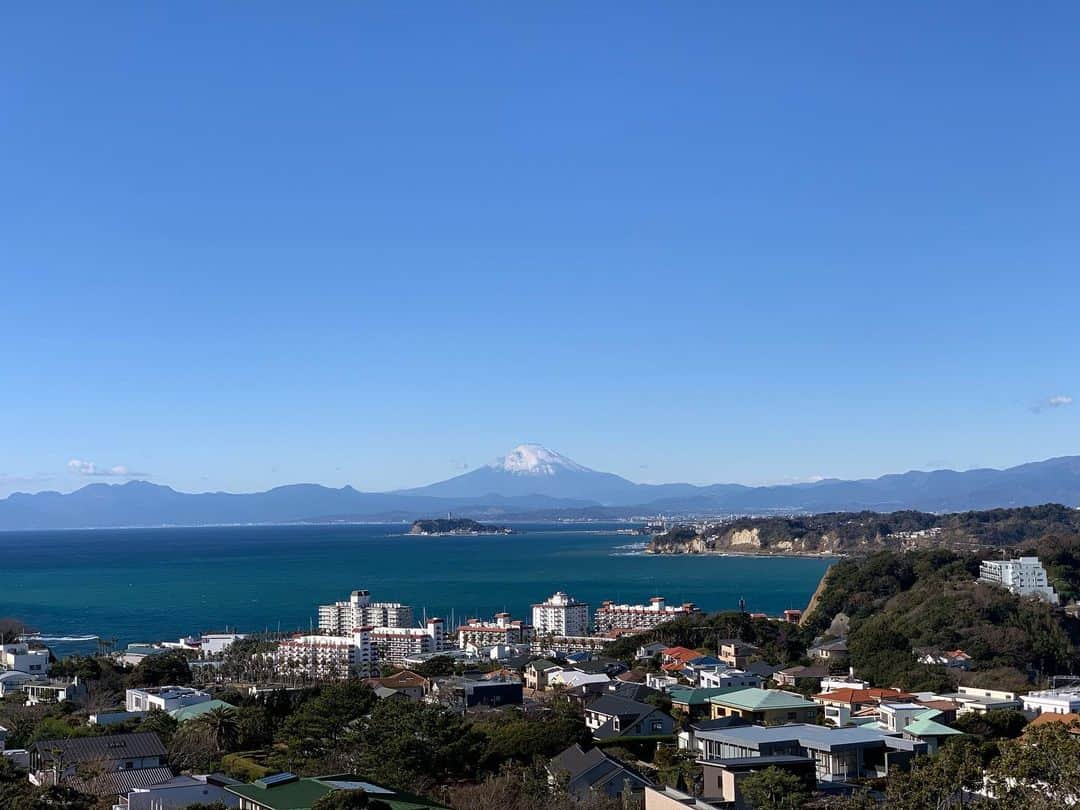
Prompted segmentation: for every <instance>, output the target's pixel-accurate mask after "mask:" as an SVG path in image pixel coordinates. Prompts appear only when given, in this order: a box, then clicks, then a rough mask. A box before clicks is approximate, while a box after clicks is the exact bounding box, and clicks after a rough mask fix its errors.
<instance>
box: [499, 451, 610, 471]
mask: <svg viewBox="0 0 1080 810" xmlns="http://www.w3.org/2000/svg"><path fill="white" fill-rule="evenodd" d="M487 466H488V467H490V468H491V469H493V470H502V471H503V472H508V473H513V474H514V475H558V474H559V472H561V471H562V470H570V471H572V472H595V471H594V470H590V469H589V468H588V467H583V466H582V465H580V464H578V463H577V462H576V461H574V460H573V459H569V458H567V457H566V456H564V455H562V453H556V452H555V451H554V450H548V449H547V448H546V447H544V446H543V445H539V444H519V445H518V446H517V447H515V448H514V449H513V450H511V451H510V452H509V453H507V454H506V455H505V456H500V457H499V458H497V459H495V460H494V461H492V462H491V463H490V464H488V465H487Z"/></svg>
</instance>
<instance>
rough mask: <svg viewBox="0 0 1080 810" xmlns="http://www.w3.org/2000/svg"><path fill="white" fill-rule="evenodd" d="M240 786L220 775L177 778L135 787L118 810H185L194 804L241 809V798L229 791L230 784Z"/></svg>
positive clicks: (120, 801) (121, 801) (116, 807)
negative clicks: (221, 805)
mask: <svg viewBox="0 0 1080 810" xmlns="http://www.w3.org/2000/svg"><path fill="white" fill-rule="evenodd" d="M238 784H240V782H238V781H237V780H235V779H230V778H229V777H228V776H225V775H224V774H220V773H216V774H200V775H197V776H175V777H173V778H172V779H170V780H169V781H168V782H162V783H161V784H159V785H151V786H150V787H137V788H133V789H132V790H131V791H129V792H128V793H127V794H124V795H121V796H120V799H119V801H118V802H117V804H116V805H115V810H182V808H186V807H189V806H191V805H196V804H198V805H210V804H216V803H221V804H223V805H225V806H226V807H239V806H240V797H239V796H236V795H235V794H233V793H229V792H228V791H226V790H225V787H226V786H227V785H238Z"/></svg>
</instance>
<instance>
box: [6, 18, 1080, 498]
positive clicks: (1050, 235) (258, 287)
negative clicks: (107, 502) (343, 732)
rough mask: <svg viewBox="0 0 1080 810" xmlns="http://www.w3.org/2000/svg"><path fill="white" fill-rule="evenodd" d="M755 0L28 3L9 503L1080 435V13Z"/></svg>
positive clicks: (803, 460) (833, 457)
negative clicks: (114, 489) (484, 467)
mask: <svg viewBox="0 0 1080 810" xmlns="http://www.w3.org/2000/svg"><path fill="white" fill-rule="evenodd" d="M744 5H745V8H743V9H738V8H734V7H733V6H734V4H720V3H692V2H687V3H679V4H638V3H628V2H619V3H597V4H589V5H588V7H587V8H586V7H584V6H583V5H582V4H578V3H545V4H534V5H531V6H526V5H522V4H506V3H490V4H476V3H466V4H427V5H424V6H417V5H414V4H401V3H386V4H379V3H369V4H347V3H338V4H333V3H328V4H321V5H320V6H319V7H318V8H317V9H316V8H314V7H311V6H298V5H296V4H284V3H283V4H275V3H268V2H263V3H233V4H228V5H227V6H222V5H221V4H212V3H185V4H179V3H177V4H172V5H171V6H161V5H159V6H155V7H147V6H146V5H145V4H143V5H137V4H130V5H126V4H120V3H110V4H105V5H95V6H93V7H91V6H89V5H80V4H70V5H68V6H66V7H64V8H62V9H61V8H56V7H54V8H53V9H52V10H51V11H52V13H49V12H48V11H47V10H45V9H39V8H34V7H33V4H31V5H25V4H24V6H25V7H23V8H18V9H9V10H8V11H7V12H6V13H5V22H4V26H3V31H2V32H0V37H2V46H0V75H2V76H3V77H4V78H3V81H0V144H2V148H0V495H3V494H5V493H8V492H11V491H15V490H25V491H31V490H37V489H61V490H68V489H73V488H76V487H78V486H81V485H83V484H85V483H87V482H89V481H116V482H119V481H123V480H126V479H127V478H129V477H131V476H132V475H135V474H140V475H145V476H148V477H149V478H150V480H153V481H158V482H161V483H168V484H172V485H174V486H176V487H178V488H180V489H185V490H205V489H215V490H216V489H226V490H234V491H247V490H255V489H262V488H265V487H269V486H272V485H276V484H281V483H290V482H296V481H318V482H322V483H326V484H331V485H341V484H345V483H351V484H353V485H354V486H356V487H358V488H361V489H386V488H393V487H401V486H410V485H416V484H421V483H425V482H427V481H431V480H437V479H440V478H444V477H448V476H450V475H452V474H455V473H457V472H460V471H462V470H464V469H466V468H471V467H474V466H476V465H478V464H482V463H484V462H486V461H488V460H489V459H490V458H491V457H493V456H495V455H497V454H500V453H503V452H505V451H506V450H508V449H509V448H510V447H511V446H513V445H515V444H517V443H519V442H522V441H535V442H540V443H543V444H546V445H548V446H549V447H552V448H553V449H556V450H559V451H561V452H563V453H565V454H567V455H569V456H571V457H573V458H574V459H576V460H578V461H580V462H581V463H583V464H586V465H589V466H592V467H595V468H598V469H604V470H610V471H613V472H617V473H620V474H623V475H626V476H627V477H629V478H632V479H635V480H640V481H674V480H683V481H693V482H716V481H741V482H748V483H759V482H777V481H785V480H805V479H808V478H811V477H814V476H840V477H855V476H866V475H878V474H882V473H885V472H892V471H900V470H906V469H911V468H927V467H938V466H950V467H954V468H967V467H972V466H983V465H986V466H1006V465H1010V464H1015V463H1020V462H1023V461H1027V460H1032V459H1038V458H1045V457H1049V456H1054V455H1064V454H1073V453H1080V404H1072V403H1071V398H1072V397H1073V396H1077V397H1080V318H1077V293H1078V292H1080V264H1078V259H1080V229H1078V228H1077V222H1078V219H1080V152H1078V150H1077V149H1076V144H1077V143H1078V142H1080V109H1078V107H1077V104H1076V99H1077V98H1078V97H1080V50H1078V49H1077V48H1076V47H1075V32H1076V31H1077V30H1078V26H1080V6H1077V4H1075V3H1044V4H1038V6H1037V7H1030V6H1029V7H1019V6H1017V7H1014V8H1005V7H1002V4H986V3H950V4H944V5H943V4H931V3H910V4H902V5H899V4H897V5H895V6H894V7H891V8H885V7H875V8H869V7H868V6H867V4H857V3H850V4H839V3H826V4H820V6H819V7H818V8H815V9H811V8H809V7H808V6H807V4H803V3H791V4H744ZM871 5H875V6H881V5H882V4H871ZM73 460H78V461H80V462H82V464H76V465H71V467H70V468H69V462H71V461H73ZM88 465H92V466H88ZM112 468H118V469H115V470H112ZM110 471H111V472H110Z"/></svg>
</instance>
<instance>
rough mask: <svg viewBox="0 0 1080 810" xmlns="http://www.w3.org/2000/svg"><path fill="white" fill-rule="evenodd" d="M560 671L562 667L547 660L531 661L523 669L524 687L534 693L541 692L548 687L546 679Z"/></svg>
mask: <svg viewBox="0 0 1080 810" xmlns="http://www.w3.org/2000/svg"><path fill="white" fill-rule="evenodd" d="M562 669H563V667H562V665H560V664H556V663H555V662H554V661H551V660H549V659H547V658H538V659H537V660H535V661H531V662H529V665H528V666H527V667H525V686H526V687H528V688H529V689H532V690H533V691H534V692H543V691H544V690H545V689H547V687H548V678H549V677H551V676H552V675H554V674H555V673H556V672H561V671H562Z"/></svg>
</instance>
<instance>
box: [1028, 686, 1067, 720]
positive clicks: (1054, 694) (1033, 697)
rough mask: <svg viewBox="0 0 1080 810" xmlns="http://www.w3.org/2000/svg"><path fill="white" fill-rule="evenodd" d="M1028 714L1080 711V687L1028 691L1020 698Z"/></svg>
mask: <svg viewBox="0 0 1080 810" xmlns="http://www.w3.org/2000/svg"><path fill="white" fill-rule="evenodd" d="M1021 699H1022V700H1023V701H1024V711H1025V712H1026V713H1028V714H1072V713H1074V712H1080V687H1076V686H1072V687H1069V688H1067V689H1046V690H1043V691H1042V692H1029V693H1028V694H1026V695H1024V696H1023V697H1022V698H1021Z"/></svg>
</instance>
